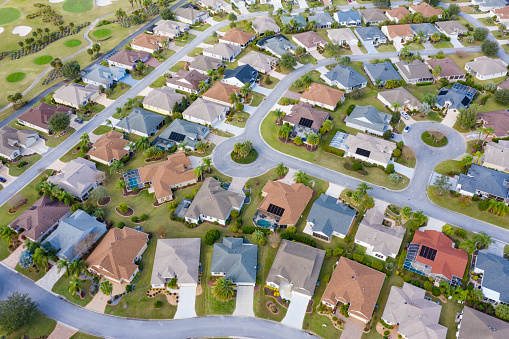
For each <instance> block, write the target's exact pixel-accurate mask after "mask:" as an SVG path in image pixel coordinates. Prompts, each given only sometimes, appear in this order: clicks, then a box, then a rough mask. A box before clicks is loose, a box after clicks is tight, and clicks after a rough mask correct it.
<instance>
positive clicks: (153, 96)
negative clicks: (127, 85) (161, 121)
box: [143, 86, 186, 115]
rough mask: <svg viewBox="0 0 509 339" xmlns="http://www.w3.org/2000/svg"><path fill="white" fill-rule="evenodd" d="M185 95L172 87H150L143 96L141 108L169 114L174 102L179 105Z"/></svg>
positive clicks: (171, 111)
mask: <svg viewBox="0 0 509 339" xmlns="http://www.w3.org/2000/svg"><path fill="white" fill-rule="evenodd" d="M185 97H186V96H185V95H184V94H180V93H177V92H175V90H174V89H171V88H169V87H166V86H163V87H159V88H152V89H150V92H148V94H147V95H146V96H145V97H144V98H143V108H145V109H148V110H151V111H154V112H157V113H160V114H164V115H171V114H172V113H173V109H174V108H175V104H176V105H178V106H181V105H182V100H183V99H184V98H185Z"/></svg>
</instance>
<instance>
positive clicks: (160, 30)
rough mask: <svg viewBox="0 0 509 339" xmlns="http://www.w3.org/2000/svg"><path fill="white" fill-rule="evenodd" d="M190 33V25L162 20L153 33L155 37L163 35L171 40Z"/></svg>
mask: <svg viewBox="0 0 509 339" xmlns="http://www.w3.org/2000/svg"><path fill="white" fill-rule="evenodd" d="M187 31H189V24H183V23H182V22H177V21H172V20H160V21H158V22H157V23H156V24H155V26H154V28H152V32H154V34H155V35H161V36H165V37H168V38H170V39H175V38H178V37H179V36H180V35H181V34H183V33H184V32H187Z"/></svg>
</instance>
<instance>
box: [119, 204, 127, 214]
mask: <svg viewBox="0 0 509 339" xmlns="http://www.w3.org/2000/svg"><path fill="white" fill-rule="evenodd" d="M117 209H118V210H119V212H122V213H127V211H128V210H129V206H127V204H126V203H125V202H121V203H120V204H118V207H117Z"/></svg>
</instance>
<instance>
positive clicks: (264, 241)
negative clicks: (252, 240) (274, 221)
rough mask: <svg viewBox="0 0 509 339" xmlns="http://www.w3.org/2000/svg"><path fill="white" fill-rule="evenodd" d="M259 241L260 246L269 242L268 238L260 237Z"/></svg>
mask: <svg viewBox="0 0 509 339" xmlns="http://www.w3.org/2000/svg"><path fill="white" fill-rule="evenodd" d="M258 243H259V244H260V246H265V244H266V243H267V238H262V239H260V241H259V242H258Z"/></svg>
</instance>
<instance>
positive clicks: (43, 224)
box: [9, 195, 71, 242]
mask: <svg viewBox="0 0 509 339" xmlns="http://www.w3.org/2000/svg"><path fill="white" fill-rule="evenodd" d="M70 215H71V207H70V206H66V205H65V204H64V203H63V202H60V201H58V200H56V199H55V200H52V199H51V198H50V197H49V196H47V195H44V196H42V197H41V198H39V199H38V200H37V201H36V202H34V204H33V205H32V206H30V207H29V208H28V209H27V210H25V211H24V212H23V213H21V214H20V215H19V217H17V218H16V219H14V220H13V221H12V222H11V223H10V224H9V226H10V227H11V228H12V229H13V230H15V231H16V232H18V233H19V232H20V231H21V230H22V229H23V230H24V231H23V233H22V234H23V235H24V236H25V237H27V239H30V240H31V241H33V242H35V241H38V240H40V239H42V238H43V237H44V236H45V235H46V234H48V233H49V232H50V231H52V230H53V229H55V227H56V226H57V225H58V224H59V222H60V221H61V220H62V219H65V218H67V217H69V216H70Z"/></svg>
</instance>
